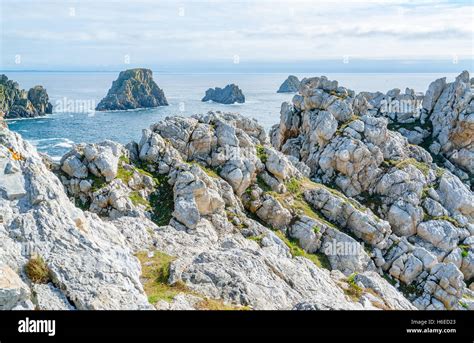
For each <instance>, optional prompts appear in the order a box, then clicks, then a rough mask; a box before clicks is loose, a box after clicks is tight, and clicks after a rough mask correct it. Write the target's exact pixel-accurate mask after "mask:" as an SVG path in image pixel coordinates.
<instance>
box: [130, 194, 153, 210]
mask: <svg viewBox="0 0 474 343" xmlns="http://www.w3.org/2000/svg"><path fill="white" fill-rule="evenodd" d="M129 198H130V200H131V201H132V203H133V205H135V206H138V205H143V206H145V208H146V209H147V210H148V209H150V208H151V205H150V202H149V201H148V200H147V199H144V198H143V197H142V196H141V195H140V193H139V192H138V191H133V192H131V193H130V195H129Z"/></svg>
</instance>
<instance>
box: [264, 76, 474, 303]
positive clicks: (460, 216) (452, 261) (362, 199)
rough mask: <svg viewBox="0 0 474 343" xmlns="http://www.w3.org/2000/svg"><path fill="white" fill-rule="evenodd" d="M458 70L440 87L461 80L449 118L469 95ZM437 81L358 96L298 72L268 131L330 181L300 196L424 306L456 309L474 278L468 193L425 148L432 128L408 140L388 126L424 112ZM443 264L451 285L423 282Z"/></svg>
mask: <svg viewBox="0 0 474 343" xmlns="http://www.w3.org/2000/svg"><path fill="white" fill-rule="evenodd" d="M464 74H465V73H463V74H461V76H459V77H458V78H457V80H456V82H455V83H454V84H452V85H451V86H449V87H448V88H450V91H447V94H446V93H445V96H446V97H448V98H449V97H450V95H448V94H452V93H453V92H454V93H456V92H455V91H454V90H453V89H454V88H456V87H458V89H460V90H458V91H457V94H462V97H461V98H462V99H464V100H463V101H464V102H461V103H459V104H455V105H454V106H453V105H452V104H453V102H449V101H448V102H449V104H450V105H449V106H448V107H446V106H445V109H444V111H446V113H445V116H447V117H449V116H452V115H453V114H452V112H451V111H454V113H457V112H456V111H458V110H457V108H461V109H463V108H464V109H465V108H466V105H465V104H466V101H470V100H469V99H471V95H470V94H469V95H466V94H465V93H466V92H470V90H469V91H468V90H467V89H466V87H465V86H464V85H465V81H466V80H468V78H467V76H466V75H464ZM443 87H445V86H444V83H443V82H439V81H438V82H436V83H435V84H433V85H432V86H430V89H431V90H430V91H429V92H428V95H427V97H424V98H423V97H421V96H419V95H417V94H416V93H415V92H414V91H413V90H409V89H407V90H406V91H405V94H400V91H399V90H398V89H395V90H392V91H389V92H388V93H387V94H382V93H366V92H363V93H359V94H357V95H356V94H355V93H354V92H353V91H351V90H348V89H345V88H344V87H340V86H339V85H338V83H337V81H330V80H328V79H327V78H325V77H320V78H311V79H304V80H302V82H301V86H300V89H299V94H297V95H295V96H294V98H293V101H292V104H289V103H283V104H282V107H281V119H280V124H279V125H276V126H274V128H273V129H272V131H271V133H270V137H271V142H272V145H273V146H274V147H275V148H277V149H278V150H280V151H282V152H283V153H285V154H287V155H289V156H292V157H293V158H295V159H297V160H298V161H299V162H300V163H304V164H306V165H307V166H308V167H309V168H310V174H309V175H310V177H311V178H312V179H313V180H315V181H317V182H320V183H323V184H325V185H327V186H329V188H326V189H325V188H321V187H319V188H315V189H310V190H306V191H305V198H306V201H307V202H308V203H309V204H311V205H312V207H313V208H314V209H315V210H317V211H318V212H319V213H320V214H321V215H322V216H323V217H324V219H326V220H327V221H329V222H330V223H332V224H334V225H336V226H337V227H339V228H341V229H343V230H344V231H345V232H347V233H350V234H351V235H352V236H353V237H354V238H356V239H357V240H360V241H363V242H364V243H365V244H368V245H369V246H372V248H371V249H370V250H371V256H372V258H373V262H374V263H375V265H376V266H377V267H378V268H381V270H380V269H379V272H382V273H388V274H389V275H390V277H392V278H393V279H394V280H397V281H396V282H398V283H399V284H400V285H401V286H400V287H401V288H402V289H405V290H406V291H407V290H408V289H410V292H411V293H409V294H407V297H408V298H409V299H410V300H412V301H413V304H415V305H416V306H417V307H418V308H420V309H428V308H429V309H439V308H449V309H452V308H459V307H460V305H459V302H462V301H463V300H462V297H463V295H462V294H463V292H465V289H466V285H465V282H467V283H470V282H472V280H471V279H470V277H471V276H470V275H471V274H470V272H469V271H468V270H469V269H470V267H468V268H466V267H463V265H464V264H465V265H469V266H470V263H471V262H470V261H471V258H470V244H469V242H470V240H471V237H472V233H473V224H474V221H473V217H472V209H471V207H472V206H471V204H472V203H474V202H473V201H474V198H473V193H472V191H471V190H470V189H469V187H467V186H466V185H465V184H463V182H462V181H461V180H460V179H459V178H458V177H457V176H455V175H453V174H452V173H451V172H450V171H448V170H447V169H445V168H444V167H445V165H443V164H440V165H439V164H437V162H438V161H439V160H438V159H435V160H433V158H434V157H436V156H433V155H432V154H430V153H429V152H428V151H426V150H425V149H424V148H423V146H425V145H424V144H423V142H424V139H425V138H426V137H428V136H430V135H431V131H430V130H426V132H425V133H423V134H422V135H421V136H420V137H421V138H420V140H411V144H410V143H409V139H407V137H404V135H402V134H403V133H406V132H404V131H403V130H401V129H400V127H399V126H394V124H396V125H402V124H409V123H413V120H414V119H413V116H414V115H416V114H417V113H418V115H420V114H421V115H423V113H425V112H424V111H426V110H428V109H427V108H425V109H423V110H420V108H419V107H421V105H422V103H423V106H424V107H429V108H431V106H432V107H433V108H435V107H436V105H435V104H436V103H438V102H439V101H440V99H441V94H443V90H440V89H437V88H443ZM429 97H431V98H432V99H429ZM461 98H459V99H461ZM389 99H391V100H390V101H391V102H388V100H389ZM393 99H395V104H397V103H398V104H399V105H400V104H402V103H403V101H408V103H410V102H417V101H418V105H417V106H418V107H415V108H414V109H413V111H412V112H410V113H407V112H406V111H405V110H403V111H402V110H401V109H400V107H389V105H390V106H393V105H394V103H393V101H394V100H393ZM454 99H457V98H454ZM466 99H468V100H466ZM383 101H386V104H385V105H384V103H383ZM441 101H442V102H443V103H446V102H447V100H441ZM452 101H454V103H456V100H452ZM458 101H460V100H458ZM387 104H388V105H387ZM431 104H432V105H431ZM383 106H388V107H387V108H386V109H383V108H382V107H383ZM453 108H454V109H453ZM462 111H463V110H461V112H462ZM464 111H466V110H464ZM462 113H464V112H462ZM463 115H464V114H463ZM417 120H420V119H417ZM424 120H425V121H427V120H428V119H427V117H426V115H425V118H424ZM391 128H393V129H394V130H397V131H398V132H396V131H392V130H391ZM423 130H424V127H423V126H421V131H423ZM421 131H420V132H421ZM466 142H467V143H468V142H469V139H468V140H467V141H466ZM416 143H420V144H421V146H417V145H415V144H416ZM435 161H436V162H435ZM464 181H465V180H464ZM339 191H340V193H343V194H340V193H339ZM454 194H457V195H456V197H457V200H454V197H455V195H454ZM308 237H309V236H308V235H307V234H306V236H304V239H305V240H308ZM464 242H466V243H464ZM305 244H306V245H308V242H306V241H305ZM311 244H313V245H314V243H313V242H311ZM460 246H461V247H464V248H460ZM463 249H464V250H463ZM396 252H398V253H396ZM434 266H436V268H434ZM340 268H341V269H340V270H342V268H344V267H340ZM433 268H434V269H433ZM352 269H354V270H357V268H354V267H352ZM349 270H350V269H349ZM448 270H449V273H450V275H452V276H450V277H451V278H453V279H452V280H453V281H452V283H449V284H443V285H441V286H440V285H439V284H438V286H433V285H432V284H430V283H429V282H428V280H433V282H434V283H436V281H435V280H437V276H436V275H438V274H439V273H445V272H446V273H448ZM463 270H464V272H463ZM463 273H464V274H463ZM427 284H428V285H427ZM447 289H449V292H447V291H446V290H447ZM446 292H447V293H446Z"/></svg>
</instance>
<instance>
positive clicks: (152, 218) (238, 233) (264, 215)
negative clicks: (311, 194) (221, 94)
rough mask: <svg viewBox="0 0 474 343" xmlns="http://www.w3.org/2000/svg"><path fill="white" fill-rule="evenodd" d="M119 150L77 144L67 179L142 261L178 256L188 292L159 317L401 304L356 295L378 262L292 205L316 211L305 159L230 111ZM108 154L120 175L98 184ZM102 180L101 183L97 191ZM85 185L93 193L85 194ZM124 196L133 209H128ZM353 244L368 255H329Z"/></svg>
mask: <svg viewBox="0 0 474 343" xmlns="http://www.w3.org/2000/svg"><path fill="white" fill-rule="evenodd" d="M110 144H111V143H110V142H104V143H101V144H98V145H97V144H96V145H79V146H76V147H75V149H74V150H73V151H71V152H70V153H68V154H67V155H66V156H65V157H64V158H63V160H62V161H61V166H60V169H59V171H58V173H59V174H60V175H61V180H62V182H63V184H64V185H65V186H66V189H67V191H68V194H69V195H70V196H71V197H72V199H73V200H74V201H77V200H78V199H79V200H81V203H82V204H83V206H84V209H87V210H88V211H91V212H95V213H97V214H99V215H100V216H101V217H102V218H104V220H107V221H109V222H110V224H111V225H112V224H113V225H115V226H116V227H117V228H119V230H121V234H122V235H123V236H124V237H126V239H127V241H128V245H129V246H131V247H133V249H135V251H140V250H143V249H145V250H147V251H149V252H151V254H152V255H153V254H166V255H167V256H173V262H171V263H170V266H169V268H170V269H169V270H170V274H169V279H168V284H169V285H170V286H169V287H174V286H173V285H184V288H183V287H182V286H179V289H181V291H179V292H178V294H176V296H175V297H174V298H173V300H172V302H171V303H169V304H168V303H166V302H163V301H158V302H157V303H156V304H155V306H156V308H158V309H196V308H197V309H199V308H202V305H199V304H202V299H205V298H209V299H219V301H223V302H224V303H225V304H229V305H231V306H246V307H250V308H253V309H291V308H294V307H295V306H297V304H300V303H312V304H316V303H317V304H318V306H320V307H321V308H328V309H329V308H331V309H376V308H380V306H381V304H385V300H383V299H384V298H385V297H386V296H387V295H386V293H387V292H393V294H398V297H399V298H400V299H403V296H402V295H401V294H400V293H398V291H396V289H395V288H393V287H392V286H391V285H389V284H388V283H387V282H386V281H385V280H384V279H382V278H381V279H380V280H379V282H381V283H383V284H384V285H385V286H384V287H385V288H386V289H387V290H383V291H381V292H380V293H379V295H375V296H369V294H371V292H372V291H371V290H370V287H369V288H367V289H366V290H363V291H361V292H360V294H359V293H357V295H356V296H353V295H350V294H351V287H352V286H351V285H350V283H348V282H347V281H346V279H347V278H348V276H350V275H351V273H362V272H364V271H367V270H375V265H374V263H373V262H372V261H371V258H370V257H369V255H367V253H366V252H365V251H364V249H363V248H362V247H361V245H360V244H359V243H358V242H357V241H356V240H354V239H352V238H351V237H349V236H347V235H344V234H343V233H342V232H339V231H338V230H337V229H336V230H335V229H333V228H332V226H331V227H329V226H328V225H327V224H326V223H325V222H324V221H321V220H319V219H318V218H317V217H316V216H315V215H314V214H313V213H312V212H311V211H310V212H308V213H307V214H309V216H307V215H304V214H303V212H301V211H300V210H296V211H295V209H294V208H293V207H292V206H291V204H289V203H291V202H292V201H293V202H296V203H298V205H299V206H302V205H303V204H306V206H310V205H309V204H307V203H306V201H305V200H304V197H303V195H298V194H296V193H294V192H295V191H296V190H295V187H294V186H295V184H296V183H302V182H304V183H306V182H307V183H308V185H309V186H310V187H313V186H315V184H313V183H311V181H309V180H306V179H305V177H304V175H303V174H302V173H301V172H299V171H298V170H297V169H296V168H295V166H294V165H293V163H296V162H295V161H293V162H292V161H291V160H290V159H288V158H287V157H286V156H284V155H283V154H282V153H280V152H278V151H276V150H275V149H274V148H272V147H271V146H270V145H269V144H268V138H267V136H266V134H265V132H264V130H263V129H262V127H261V126H259V125H258V124H257V123H256V122H255V121H253V120H250V119H247V118H244V117H241V116H239V115H235V114H228V113H220V112H216V113H213V112H210V113H208V114H207V115H199V116H193V117H191V118H181V117H172V118H167V119H166V120H164V121H161V122H159V123H157V124H155V125H153V126H151V127H150V129H148V130H144V132H143V136H142V139H141V141H140V142H139V143H132V144H129V145H127V147H123V146H117V149H115V151H117V153H115V154H114V152H113V151H114V149H110V150H109V152H107V149H105V147H108V146H110ZM89 150H93V151H96V152H98V151H100V153H95V154H87V153H86V151H89ZM108 154H110V155H113V156H116V159H112V157H110V158H107V160H109V161H114V162H113V163H112V165H113V164H115V163H116V165H117V168H116V170H117V172H116V173H114V174H111V177H110V178H109V179H107V178H106V177H105V176H104V175H103V174H102V172H100V173H97V174H93V173H94V171H95V169H96V168H95V167H94V166H95V165H96V164H97V163H96V162H93V161H96V160H97V158H98V157H99V156H107V155H108ZM71 159H74V160H75V161H76V162H74V163H70V162H69V160H71ZM76 159H77V160H76ZM97 169H99V168H97ZM111 169H114V168H111ZM114 170H115V169H114ZM114 175H115V176H114ZM96 177H99V178H100V180H101V183H99V184H95V182H97V179H96ZM146 177H150V178H151V179H152V180H151V181H152V182H148V181H145V179H144V178H146ZM298 180H299V181H298ZM84 181H87V182H88V183H90V182H89V181H91V182H92V181H93V185H95V186H93V188H92V187H91V188H89V187H82V188H81V186H80V185H81V183H83V182H84ZM316 186H317V185H316ZM262 187H263V188H262ZM272 187H273V189H275V190H274V191H273V190H271V189H272ZM119 190H120V191H119ZM110 191H119V192H120V194H121V196H112V195H110ZM104 194H107V195H106V196H105V198H104V199H107V200H104V201H103V203H105V204H107V206H105V207H102V208H100V207H99V208H98V207H97V206H95V205H94V204H95V203H98V201H97V200H95V199H97V198H100V197H101V196H102V195H104ZM120 198H121V199H123V201H124V203H128V204H129V205H130V206H129V207H128V206H125V207H123V208H122V209H119V208H118V207H117V206H116V203H117V199H120ZM83 200H86V201H85V202H83ZM104 209H105V210H104ZM248 211H250V212H253V213H254V215H255V216H256V217H258V218H259V220H260V222H258V221H256V220H254V219H252V218H251V217H249V215H248V214H247V213H248ZM261 223H265V224H266V225H262V224H261ZM316 227H317V228H318V230H317V232H316V231H315V230H316V229H315V228H316ZM310 230H311V232H312V233H314V236H311V234H310V233H309V231H310ZM297 240H299V243H298V242H297ZM345 242H349V243H351V244H353V245H356V249H357V247H359V248H360V249H357V251H356V253H355V255H352V252H347V251H339V250H338V249H335V250H334V251H331V249H332V248H333V247H336V246H337V244H338V243H339V244H345ZM298 245H300V246H301V247H302V248H300V247H298ZM295 249H296V250H295ZM298 249H300V250H298ZM323 249H324V250H323ZM296 251H300V253H296ZM323 251H325V252H326V253H327V255H328V256H330V259H329V261H330V262H329V263H330V266H332V267H333V268H334V269H338V268H340V269H341V270H342V271H343V272H344V273H345V275H344V274H331V273H329V271H328V270H326V269H324V268H323V266H325V267H328V268H330V266H326V265H325V264H324V263H323V264H322V263H321V261H323V259H324V256H326V255H325V254H324V252H323ZM346 253H347V254H346ZM187 290H189V292H188V291H187ZM389 290H391V291H389ZM387 294H388V293H387ZM150 296H152V298H153V295H150V294H149V297H150ZM391 304H392V305H387V307H386V308H394V309H395V308H396V309H402V308H413V307H412V305H410V303H409V302H408V301H407V300H405V301H404V302H403V301H402V300H401V301H400V302H399V303H396V302H395V301H392V302H391ZM377 306H379V307H377Z"/></svg>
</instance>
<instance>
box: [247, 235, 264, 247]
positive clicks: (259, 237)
mask: <svg viewBox="0 0 474 343" xmlns="http://www.w3.org/2000/svg"><path fill="white" fill-rule="evenodd" d="M246 238H247V239H250V240H251V241H254V242H257V244H258V245H262V239H263V235H258V236H249V237H246Z"/></svg>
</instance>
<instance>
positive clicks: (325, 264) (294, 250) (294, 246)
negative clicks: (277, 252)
mask: <svg viewBox="0 0 474 343" xmlns="http://www.w3.org/2000/svg"><path fill="white" fill-rule="evenodd" d="M275 234H276V235H277V236H278V237H279V238H280V239H281V240H282V241H283V242H284V243H285V244H286V246H287V247H288V248H289V249H290V254H291V256H293V257H297V256H301V257H305V258H307V259H308V260H310V261H311V262H313V263H314V264H315V265H316V266H317V267H319V268H325V269H329V270H331V264H330V263H329V260H328V258H327V256H326V255H324V254H322V253H316V254H310V253H308V252H306V251H305V250H303V249H301V248H300V247H299V246H298V243H297V242H296V240H294V239H292V238H288V237H287V236H285V234H284V233H283V232H281V231H280V230H277V231H275Z"/></svg>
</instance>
